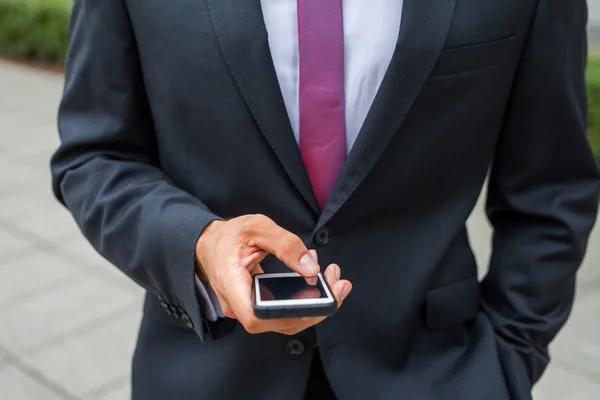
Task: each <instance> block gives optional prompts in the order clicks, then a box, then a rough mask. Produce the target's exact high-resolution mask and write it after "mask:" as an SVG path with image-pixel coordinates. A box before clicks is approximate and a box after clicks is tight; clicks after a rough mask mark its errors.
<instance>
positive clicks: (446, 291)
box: [425, 276, 480, 330]
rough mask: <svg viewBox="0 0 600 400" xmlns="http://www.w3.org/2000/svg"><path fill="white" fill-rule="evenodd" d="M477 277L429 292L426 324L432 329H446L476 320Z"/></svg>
mask: <svg viewBox="0 0 600 400" xmlns="http://www.w3.org/2000/svg"><path fill="white" fill-rule="evenodd" d="M479 306H480V292H479V280H478V279H477V276H472V277H470V278H467V279H464V280H461V281H459V282H456V283H452V284H450V285H447V286H443V287H440V288H435V289H432V290H430V291H429V292H427V296H426V301H425V322H426V324H427V327H428V328H430V329H434V330H437V329H444V328H448V327H451V326H453V325H458V324H460V323H464V322H466V321H468V320H471V319H474V318H475V317H476V316H477V315H478V313H479V308H480V307H479Z"/></svg>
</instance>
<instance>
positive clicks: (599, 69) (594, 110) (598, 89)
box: [586, 57, 600, 165]
mask: <svg viewBox="0 0 600 400" xmlns="http://www.w3.org/2000/svg"><path fill="white" fill-rule="evenodd" d="M586 79H587V86H588V99H589V128H588V137H589V138H590V142H591V143H592V149H593V150H594V154H596V161H597V162H598V165H600V58H593V57H592V58H591V59H590V61H589V63H588V68H587V76H586Z"/></svg>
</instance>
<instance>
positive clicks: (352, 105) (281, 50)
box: [198, 0, 403, 321]
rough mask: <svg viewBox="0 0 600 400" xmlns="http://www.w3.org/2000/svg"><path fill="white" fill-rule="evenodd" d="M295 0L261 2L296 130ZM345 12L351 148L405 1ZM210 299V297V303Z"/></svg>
mask: <svg viewBox="0 0 600 400" xmlns="http://www.w3.org/2000/svg"><path fill="white" fill-rule="evenodd" d="M296 1H297V0H261V1H260V4H261V7H262V12H263V17H264V21H265V26H266V29H267V33H268V37H269V47H270V50H271V57H272V59H273V65H274V66H275V72H276V73H277V80H278V81H279V87H280V89H281V94H282V95H283V101H284V103H285V107H286V109H287V113H288V117H289V119H290V123H291V125H292V129H293V131H294V135H295V137H296V141H297V142H299V139H300V132H299V129H298V121H299V118H298V83H299V79H298V74H299V73H298V71H299V69H298V9H297V3H296ZM342 2H343V3H342V6H343V13H344V16H343V18H344V69H345V71H344V88H345V98H346V144H347V151H348V152H350V149H351V148H352V145H353V144H354V142H355V140H356V137H357V136H358V133H359V131H360V129H361V127H362V125H363V123H364V121H365V118H366V117H367V113H368V112H369V109H370V108H371V104H372V103H373V100H374V99H375V95H376V94H377V91H378V89H379V86H380V85H381V82H382V81H383V77H384V75H385V73H386V71H387V69H388V66H389V64H390V61H391V59H392V55H393V53H394V49H395V46H396V42H397V40H398V34H399V31H400V22H401V19H402V5H403V0H342ZM208 289H209V290H208V291H207V290H206V288H205V287H204V286H203V285H202V284H201V283H200V282H198V290H199V292H200V293H199V294H200V296H201V297H202V299H201V303H202V308H203V311H204V315H205V316H206V318H208V319H209V320H211V321H215V320H216V319H217V317H218V316H220V317H223V313H222V312H221V309H220V307H219V304H218V301H217V300H216V297H215V296H214V293H213V292H212V290H211V289H210V288H208ZM208 297H210V298H211V299H212V301H208Z"/></svg>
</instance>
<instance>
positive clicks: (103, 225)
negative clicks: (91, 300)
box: [52, 0, 600, 400]
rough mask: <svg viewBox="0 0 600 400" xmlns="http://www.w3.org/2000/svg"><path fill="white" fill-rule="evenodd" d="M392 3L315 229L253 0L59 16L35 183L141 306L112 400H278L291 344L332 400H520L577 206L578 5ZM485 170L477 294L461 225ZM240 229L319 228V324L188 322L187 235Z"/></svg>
mask: <svg viewBox="0 0 600 400" xmlns="http://www.w3.org/2000/svg"><path fill="white" fill-rule="evenodd" d="M404 3H405V4H404V11H403V12H404V15H403V24H402V28H401V32H400V34H399V37H398V43H397V47H396V50H395V53H394V56H393V59H392V62H391V65H390V67H389V70H388V72H387V75H386V76H385V79H384V81H383V84H382V86H381V89H380V91H379V93H378V95H377V97H376V99H375V102H374V104H373V106H372V109H371V110H370V112H369V114H368V116H367V119H366V121H365V124H364V126H363V128H362V131H361V132H360V135H359V136H358V139H357V141H356V142H355V144H354V146H353V148H352V152H351V153H350V155H349V158H348V160H347V163H346V165H345V166H344V169H343V171H342V174H341V176H340V178H339V180H338V182H337V183H336V186H335V188H334V190H333V194H332V195H331V198H330V200H329V202H328V204H327V205H326V207H325V209H324V210H323V211H322V212H320V210H319V208H318V206H317V203H316V200H315V197H314V194H313V193H312V191H311V186H310V184H309V181H308V178H307V175H306V172H305V170H304V168H303V164H302V160H301V157H300V154H299V151H298V147H297V145H296V142H295V140H294V135H293V133H292V130H291V127H290V123H289V121H288V118H287V113H286V111H285V107H284V103H283V100H282V96H281V93H280V90H279V87H278V83H277V78H276V75H275V71H274V68H273V64H272V60H271V58H270V54H269V46H268V42H267V34H266V30H265V27H264V23H263V19H262V15H261V9H260V2H259V1H258V0H176V1H175V0H170V1H168V0H75V7H74V12H73V17H72V25H71V45H70V51H69V55H68V59H67V65H66V85H65V92H64V98H63V101H62V104H61V106H60V112H59V130H60V135H61V139H62V144H61V146H60V148H59V149H58V151H57V152H56V154H55V156H54V158H53V160H52V173H53V183H54V189H55V192H56V195H57V197H58V198H59V199H60V201H61V202H63V203H64V204H65V205H66V206H67V207H68V208H69V210H71V212H72V213H73V215H74V217H75V219H76V220H77V222H78V223H79V226H80V227H81V229H82V231H83V233H84V234H85V236H86V237H87V238H88V239H89V241H90V242H91V243H92V244H93V245H94V247H95V248H96V249H97V250H98V251H99V252H100V253H101V254H102V255H104V256H105V257H106V258H107V259H108V260H110V261H111V262H112V263H114V265H115V266H116V267H118V268H119V269H121V270H122V271H123V272H124V273H125V274H127V275H128V276H130V277H131V278H132V279H133V280H135V281H136V282H138V283H139V284H140V285H142V286H143V287H144V288H146V289H147V291H148V294H147V298H146V304H145V313H144V318H143V321H142V325H141V328H140V334H139V340H138V345H137V350H136V353H135V357H134V360H133V398H134V399H144V400H148V399H178V400H186V399H261V400H265V399H274V400H275V399H276V400H279V399H301V398H302V393H303V391H304V386H305V385H306V381H307V374H308V373H309V367H310V362H311V357H312V353H313V345H314V344H315V343H318V344H319V347H320V350H321V353H322V357H323V361H324V366H325V371H326V373H327V376H328V378H329V380H330V382H331V385H332V387H333V389H334V390H335V392H336V394H337V396H338V397H339V398H340V399H342V400H346V399H349V400H350V399H357V400H358V399H360V400H363V399H366V398H373V399H398V398H404V399H417V400H429V399H431V400H433V399H442V400H455V399H456V400H464V399H469V400H478V399H486V400H495V399H497V400H506V399H509V398H510V399H518V400H524V399H529V398H530V396H531V395H530V392H531V387H532V385H533V384H534V383H535V382H536V380H537V379H538V378H539V377H540V375H541V374H542V372H543V370H544V368H545V367H546V365H547V363H548V360H549V357H548V344H549V342H550V341H551V340H552V338H553V337H554V336H555V334H556V333H557V331H558V330H559V329H560V327H561V326H562V325H563V324H564V323H565V321H566V319H567V317H568V315H569V311H570V309H571V306H572V302H573V295H574V287H575V286H574V283H575V273H576V270H577V268H578V266H579V265H580V263H581V261H582V258H583V256H584V253H585V248H586V242H587V238H588V234H589V232H590V230H591V228H592V225H593V224H594V220H595V216H596V212H597V207H598V194H599V187H600V180H599V174H598V169H597V166H596V164H595V162H594V159H593V156H592V153H591V151H590V146H589V145H588V142H587V140H586V114H587V110H586V93H585V86H584V68H585V63H586V34H585V32H586V26H585V25H586V5H585V1H584V0H506V1H498V0H405V1H404ZM490 165H491V172H490V175H489V190H488V198H487V212H488V215H489V218H490V221H491V223H492V225H493V228H494V239H493V256H492V259H491V265H490V270H489V273H488V274H487V276H486V277H485V279H484V280H483V281H482V282H480V281H479V280H478V278H477V265H476V262H475V259H474V257H473V253H472V251H471V248H470V246H469V238H468V236H467V230H466V227H465V221H466V219H467V217H468V216H469V214H470V213H471V210H472V208H473V206H474V204H475V202H476V199H477V198H478V195H479V193H480V190H481V187H482V185H483V184H484V181H485V179H486V176H487V174H488V170H490ZM249 213H261V214H266V215H268V216H269V217H271V218H272V219H274V220H275V221H276V222H277V223H278V224H280V225H282V226H283V227H285V228H286V229H288V230H290V231H292V232H294V233H296V234H298V235H299V236H300V237H301V238H302V239H303V240H304V241H305V242H306V244H307V245H308V246H310V247H313V246H316V244H315V243H314V239H315V235H317V234H319V235H318V238H319V240H318V242H319V243H320V244H321V245H320V247H319V248H318V251H319V255H320V259H321V260H322V264H324V265H326V264H328V263H330V262H336V263H339V264H340V265H341V266H342V268H343V271H344V274H345V277H346V278H348V279H349V280H350V281H352V282H353V283H354V290H353V293H352V295H351V296H350V297H349V298H348V300H347V301H346V303H345V304H344V307H342V308H341V309H340V311H339V312H338V313H337V314H336V315H335V316H334V317H332V318H329V319H327V320H326V321H325V322H323V323H322V324H320V325H318V326H317V327H316V329H309V330H307V331H305V332H302V333H300V334H298V335H296V337H294V338H290V337H285V336H281V335H277V334H264V335H255V336H253V335H250V334H247V333H246V332H245V331H244V330H243V329H242V327H241V326H239V325H238V324H237V323H236V322H235V321H232V320H225V319H223V320H219V321H217V322H215V323H210V322H208V321H206V319H205V318H204V317H203V315H202V313H201V309H200V307H199V303H198V298H197V293H196V289H195V286H194V249H195V244H196V241H197V239H198V237H199V235H200V234H201V232H202V230H203V229H204V227H205V226H206V225H207V224H208V223H209V222H210V221H212V220H213V219H215V218H230V217H236V216H240V215H243V214H249ZM324 232H325V233H324ZM323 238H326V239H327V240H322V239H323ZM263 268H264V269H265V270H266V271H267V272H269V271H282V270H285V267H284V266H283V265H281V264H280V263H279V262H277V261H276V260H275V259H274V258H268V259H266V260H265V262H264V264H263ZM161 304H162V306H161ZM290 340H294V342H293V343H292V344H293V345H290V344H289V343H290V342H289V341H290ZM286 349H287V351H286Z"/></svg>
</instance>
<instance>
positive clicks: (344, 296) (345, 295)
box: [342, 285, 352, 300]
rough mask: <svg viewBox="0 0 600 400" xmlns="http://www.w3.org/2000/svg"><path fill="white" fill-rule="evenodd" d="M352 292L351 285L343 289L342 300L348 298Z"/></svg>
mask: <svg viewBox="0 0 600 400" xmlns="http://www.w3.org/2000/svg"><path fill="white" fill-rule="evenodd" d="M350 290H352V288H351V287H350V285H346V286H344V289H342V300H345V299H346V297H348V295H349V294H350Z"/></svg>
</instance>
